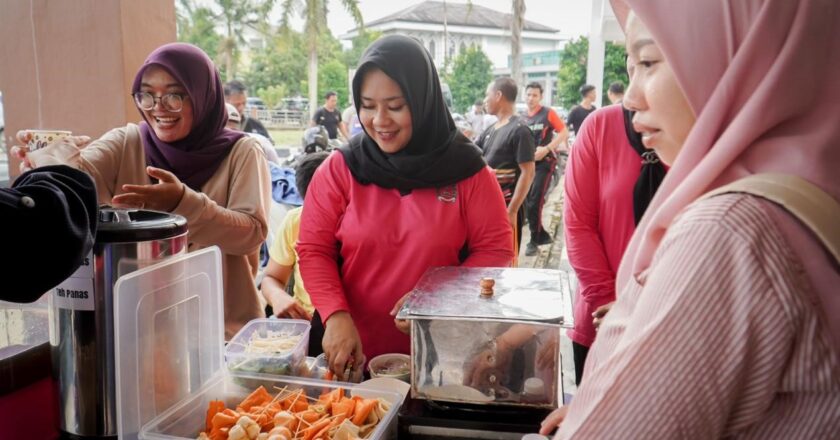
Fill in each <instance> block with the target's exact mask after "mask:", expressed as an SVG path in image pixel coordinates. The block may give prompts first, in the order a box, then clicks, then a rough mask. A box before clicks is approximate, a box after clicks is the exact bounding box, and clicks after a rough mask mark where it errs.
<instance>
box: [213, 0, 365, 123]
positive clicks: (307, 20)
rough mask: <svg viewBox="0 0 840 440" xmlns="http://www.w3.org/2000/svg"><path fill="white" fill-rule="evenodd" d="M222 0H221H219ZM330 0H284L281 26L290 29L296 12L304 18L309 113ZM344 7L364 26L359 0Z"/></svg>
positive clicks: (314, 98) (345, 0)
mask: <svg viewBox="0 0 840 440" xmlns="http://www.w3.org/2000/svg"><path fill="white" fill-rule="evenodd" d="M217 1H220V0H217ZM328 3H329V0H283V20H282V22H281V27H282V28H283V29H289V21H290V19H291V16H292V14H293V13H294V12H299V13H300V16H301V17H302V18H303V19H304V25H303V34H304V36H305V39H306V49H307V51H308V55H309V56H308V58H309V68H308V72H309V75H308V84H307V86H308V89H309V103H310V104H309V114H310V116H312V115H314V114H315V109H316V108H317V106H316V105H315V103H317V102H318V83H317V81H318V47H319V45H320V44H321V41H320V40H321V37H323V35H324V34H328V33H329V29H328V28H327V13H328V11H329V10H328V8H327V6H328ZM341 4H342V5H343V6H344V9H346V10H347V12H348V13H350V15H352V16H353V20H354V21H355V22H356V25H357V26H359V27H360V28H363V27H364V21H363V20H362V12H361V11H360V10H359V2H358V0H341Z"/></svg>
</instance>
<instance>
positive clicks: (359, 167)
mask: <svg viewBox="0 0 840 440" xmlns="http://www.w3.org/2000/svg"><path fill="white" fill-rule="evenodd" d="M375 68H378V69H380V70H382V71H383V72H384V73H385V74H386V75H388V76H389V77H390V78H391V79H393V80H394V81H395V82H396V83H397V84H399V85H400V89H401V90H402V93H403V96H404V97H405V100H406V102H407V103H408V107H409V108H410V109H411V126H412V135H411V139H410V140H409V142H408V145H406V146H405V148H403V149H402V150H400V151H399V152H397V153H393V154H389V153H385V152H383V151H382V150H381V149H379V146H378V145H377V144H376V142H374V140H373V139H371V137H370V136H369V135H368V133H367V131H364V132H363V133H359V134H357V135H356V136H354V137H353V138H352V139H351V140H350V143H349V144H348V145H345V146H344V147H342V148H341V153H342V154H343V155H344V160H345V161H346V162H347V166H348V167H349V168H350V172H351V173H352V174H353V177H354V178H355V179H356V180H358V181H359V182H360V183H362V184H369V183H373V184H375V185H377V186H381V187H383V188H389V189H391V188H394V189H398V190H400V192H403V193H406V192H410V191H411V190H413V189H417V188H440V187H443V186H448V185H452V184H454V183H456V182H459V181H461V180H464V179H466V178H467V177H470V176H472V175H473V174H475V173H477V172H478V171H480V170H481V169H482V168H484V167H485V166H486V164H485V162H484V159H483V158H482V156H481V151H480V150H479V149H478V147H476V146H475V144H473V143H472V142H471V141H470V140H469V139H467V138H466V137H465V136H464V135H463V134H461V132H460V130H458V128H457V127H456V126H455V122H453V121H452V116H450V115H449V110H448V109H447V108H446V104H445V103H444V101H443V93H442V92H441V89H440V80H439V79H438V74H437V69H435V65H434V63H433V62H432V59H431V57H430V56H429V53H428V52H426V49H425V48H424V47H423V46H422V45H420V43H418V42H417V41H416V40H414V39H413V38H409V37H406V36H402V35H389V36H387V37H382V38H380V39H379V40H376V41H375V42H374V43H373V44H371V45H370V46H369V47H368V48H367V50H365V53H364V55H362V59H361V60H360V61H359V68H358V70H357V71H356V75H355V76H354V77H353V96H355V97H356V99H355V100H354V101H355V104H354V105H355V106H356V113H357V114H361V112H360V106H361V102H362V98H361V89H362V80H363V79H364V76H365V73H367V72H369V71H370V70H371V69H375ZM363 129H364V127H363Z"/></svg>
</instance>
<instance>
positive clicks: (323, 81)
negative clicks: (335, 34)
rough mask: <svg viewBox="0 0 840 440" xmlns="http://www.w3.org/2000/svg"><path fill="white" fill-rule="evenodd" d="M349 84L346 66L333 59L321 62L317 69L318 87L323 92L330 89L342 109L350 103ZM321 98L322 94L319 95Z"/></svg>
mask: <svg viewBox="0 0 840 440" xmlns="http://www.w3.org/2000/svg"><path fill="white" fill-rule="evenodd" d="M349 84H350V82H349V79H348V77H347V66H345V65H344V63H342V62H341V61H339V60H336V59H333V60H330V61H327V62H326V63H324V64H321V66H320V68H319V69H318V87H319V88H320V89H321V90H323V91H324V93H326V92H327V91H329V90H332V91H334V92H335V93H336V94H337V95H338V108H339V109H343V108H345V107H347V106H348V105H350V88H349ZM324 93H322V94H321V95H323V94H324ZM321 98H323V96H321ZM310 107H312V106H310Z"/></svg>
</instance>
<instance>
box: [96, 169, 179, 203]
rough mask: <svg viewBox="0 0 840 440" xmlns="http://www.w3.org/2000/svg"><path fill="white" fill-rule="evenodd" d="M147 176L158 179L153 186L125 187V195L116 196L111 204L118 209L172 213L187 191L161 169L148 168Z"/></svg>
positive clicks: (174, 177)
mask: <svg viewBox="0 0 840 440" xmlns="http://www.w3.org/2000/svg"><path fill="white" fill-rule="evenodd" d="M146 174H148V175H149V176H150V177H152V178H154V179H157V181H158V183H153V184H151V185H123V186H122V190H123V191H125V193H123V194H119V195H116V196H114V198H113V199H111V203H112V204H113V205H114V206H118V207H127V208H140V209H151V210H154V211H163V212H172V210H174V209H175V207H177V206H178V203H180V202H181V198H182V197H183V196H184V192H185V191H186V185H184V184H183V183H181V181H180V180H178V177H176V176H175V175H174V174H172V173H171V172H169V171H166V170H164V169H161V168H155V167H146Z"/></svg>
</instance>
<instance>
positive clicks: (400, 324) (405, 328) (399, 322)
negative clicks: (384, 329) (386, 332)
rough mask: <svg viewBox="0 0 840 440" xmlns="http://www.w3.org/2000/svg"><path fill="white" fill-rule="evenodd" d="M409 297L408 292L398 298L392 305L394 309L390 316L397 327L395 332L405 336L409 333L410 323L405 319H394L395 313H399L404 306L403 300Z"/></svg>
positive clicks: (409, 293)
mask: <svg viewBox="0 0 840 440" xmlns="http://www.w3.org/2000/svg"><path fill="white" fill-rule="evenodd" d="M409 295H411V292H408V293H406V294H405V295H403V296H402V298H400V299H399V301H397V303H396V304H394V308H392V309H391V316H393V317H394V325H395V326H396V327H397V330H399V331H401V332H403V333H405V334H409V333H410V332H411V323H410V322H408V320H407V319H397V318H396V317H397V313H399V312H400V309H401V308H402V306H403V304H405V300H407V299H408V297H409Z"/></svg>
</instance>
